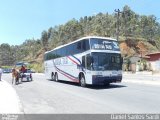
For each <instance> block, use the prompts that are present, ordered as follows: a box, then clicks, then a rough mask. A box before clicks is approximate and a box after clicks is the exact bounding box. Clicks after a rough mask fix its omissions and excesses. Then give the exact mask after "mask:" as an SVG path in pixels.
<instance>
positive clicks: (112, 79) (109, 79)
mask: <svg viewBox="0 0 160 120" xmlns="http://www.w3.org/2000/svg"><path fill="white" fill-rule="evenodd" d="M121 81H122V76H92V84H93V85H105V84H108V83H117V82H121Z"/></svg>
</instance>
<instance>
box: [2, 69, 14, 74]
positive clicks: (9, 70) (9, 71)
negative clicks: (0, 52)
mask: <svg viewBox="0 0 160 120" xmlns="http://www.w3.org/2000/svg"><path fill="white" fill-rule="evenodd" d="M11 72H12V70H11V69H3V73H11Z"/></svg>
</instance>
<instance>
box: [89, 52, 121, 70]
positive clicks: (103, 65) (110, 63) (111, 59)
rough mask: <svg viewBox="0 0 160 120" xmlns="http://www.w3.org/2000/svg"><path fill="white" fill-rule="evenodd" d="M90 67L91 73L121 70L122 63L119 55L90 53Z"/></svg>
mask: <svg viewBox="0 0 160 120" xmlns="http://www.w3.org/2000/svg"><path fill="white" fill-rule="evenodd" d="M92 59H93V60H92V65H91V69H92V70H93V71H105V70H121V69H122V62H121V55H120V54H118V53H99V52H94V53H92Z"/></svg>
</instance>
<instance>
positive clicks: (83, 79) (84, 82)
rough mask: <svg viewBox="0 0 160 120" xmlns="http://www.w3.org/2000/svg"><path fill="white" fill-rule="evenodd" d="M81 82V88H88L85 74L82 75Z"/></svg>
mask: <svg viewBox="0 0 160 120" xmlns="http://www.w3.org/2000/svg"><path fill="white" fill-rule="evenodd" d="M79 82H80V86H81V87H86V80H85V77H84V75H83V74H82V75H81V77H80V81H79Z"/></svg>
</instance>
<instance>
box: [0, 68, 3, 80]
mask: <svg viewBox="0 0 160 120" xmlns="http://www.w3.org/2000/svg"><path fill="white" fill-rule="evenodd" d="M2 73H3V70H2V68H1V66H0V81H1V77H2Z"/></svg>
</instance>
